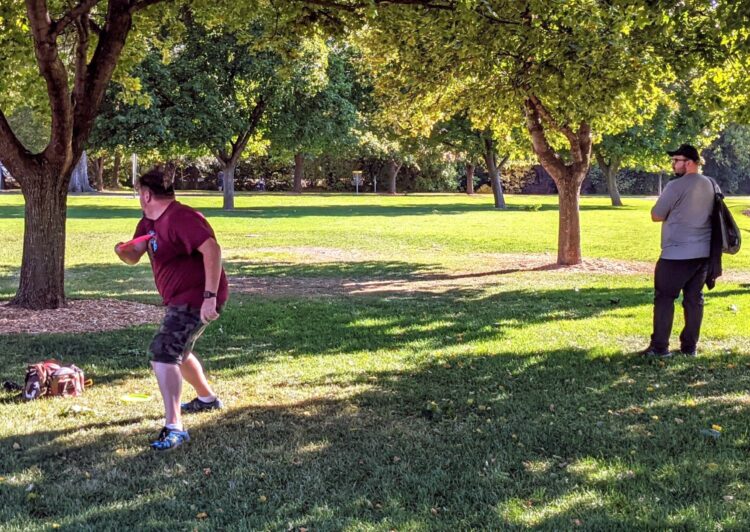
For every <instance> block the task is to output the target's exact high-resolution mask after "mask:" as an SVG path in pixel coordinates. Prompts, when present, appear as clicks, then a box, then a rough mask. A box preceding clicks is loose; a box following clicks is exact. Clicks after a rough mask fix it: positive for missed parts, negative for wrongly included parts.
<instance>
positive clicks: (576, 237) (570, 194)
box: [555, 174, 585, 265]
mask: <svg viewBox="0 0 750 532" xmlns="http://www.w3.org/2000/svg"><path fill="white" fill-rule="evenodd" d="M584 176H585V174H584ZM582 182H583V179H582V178H581V179H580V180H579V179H577V178H576V177H575V176H569V177H568V178H565V179H561V180H556V181H555V183H556V184H557V192H558V194H559V202H560V221H559V227H558V232H557V263H558V264H562V265H572V264H580V263H581V221H580V216H579V212H578V206H579V200H580V190H581V183H582Z"/></svg>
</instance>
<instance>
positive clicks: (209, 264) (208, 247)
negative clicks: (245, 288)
mask: <svg viewBox="0 0 750 532" xmlns="http://www.w3.org/2000/svg"><path fill="white" fill-rule="evenodd" d="M198 249H199V251H200V252H201V253H202V254H203V269H204V271H205V276H206V281H205V286H204V287H203V289H204V290H206V291H208V292H214V293H216V292H217V291H218V290H219V281H220V280H221V247H219V244H218V243H217V242H216V240H214V239H210V240H207V241H206V242H205V243H204V244H203V245H202V246H201V247H200V248H198Z"/></svg>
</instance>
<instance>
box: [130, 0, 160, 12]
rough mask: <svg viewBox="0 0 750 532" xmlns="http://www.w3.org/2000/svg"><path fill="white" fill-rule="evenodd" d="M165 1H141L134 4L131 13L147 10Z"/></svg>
mask: <svg viewBox="0 0 750 532" xmlns="http://www.w3.org/2000/svg"><path fill="white" fill-rule="evenodd" d="M163 1H165V0H140V1H139V2H133V5H132V6H131V8H130V12H131V13H135V12H136V11H140V10H142V9H146V8H147V7H148V6H152V5H154V4H158V3H159V2H163Z"/></svg>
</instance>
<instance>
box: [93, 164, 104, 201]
mask: <svg viewBox="0 0 750 532" xmlns="http://www.w3.org/2000/svg"><path fill="white" fill-rule="evenodd" d="M94 170H95V171H96V177H95V178H94V182H95V183H96V190H97V191H99V192H101V191H103V190H104V157H97V158H96V159H94Z"/></svg>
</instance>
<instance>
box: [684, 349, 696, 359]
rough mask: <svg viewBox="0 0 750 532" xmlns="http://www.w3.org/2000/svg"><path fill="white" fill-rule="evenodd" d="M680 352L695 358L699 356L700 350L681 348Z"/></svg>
mask: <svg viewBox="0 0 750 532" xmlns="http://www.w3.org/2000/svg"><path fill="white" fill-rule="evenodd" d="M680 354H681V355H685V356H686V357H691V358H695V357H697V356H698V351H697V350H696V349H680Z"/></svg>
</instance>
